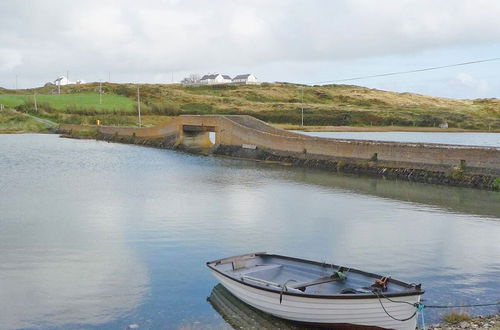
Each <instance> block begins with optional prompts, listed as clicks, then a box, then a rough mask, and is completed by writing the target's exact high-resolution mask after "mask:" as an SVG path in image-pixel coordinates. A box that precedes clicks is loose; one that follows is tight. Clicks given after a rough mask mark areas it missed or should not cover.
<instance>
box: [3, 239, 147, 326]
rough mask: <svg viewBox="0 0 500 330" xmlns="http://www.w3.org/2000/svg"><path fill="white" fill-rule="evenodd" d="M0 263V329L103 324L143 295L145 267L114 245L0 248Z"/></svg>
mask: <svg viewBox="0 0 500 330" xmlns="http://www.w3.org/2000/svg"><path fill="white" fill-rule="evenodd" d="M0 264H1V266H0V273H1V275H0V282H1V287H0V296H1V297H2V299H1V300H0V328H2V329H15V328H30V327H43V328H45V327H62V326H64V325H67V324H87V325H97V324H101V323H105V322H109V321H111V320H114V319H116V318H117V317H119V316H120V315H123V314H124V313H126V312H128V311H130V310H132V309H133V308H135V307H137V306H138V305H139V304H140V302H141V301H142V299H143V297H144V296H145V294H146V291H147V289H146V285H147V273H146V269H145V267H144V266H143V265H141V264H140V263H139V262H137V261H136V260H134V259H133V258H132V257H131V256H130V254H129V253H127V252H126V251H123V249H121V248H119V247H107V248H98V247H93V248H89V249H85V251H79V250H76V251H67V250H66V251H64V252H63V251H61V250H60V249H59V248H54V249H47V248H43V247H39V248H31V247H29V248H23V247H22V246H18V247H11V248H7V249H5V248H4V247H3V248H2V254H1V255H0ZM6 297H8V299H5V298H6Z"/></svg>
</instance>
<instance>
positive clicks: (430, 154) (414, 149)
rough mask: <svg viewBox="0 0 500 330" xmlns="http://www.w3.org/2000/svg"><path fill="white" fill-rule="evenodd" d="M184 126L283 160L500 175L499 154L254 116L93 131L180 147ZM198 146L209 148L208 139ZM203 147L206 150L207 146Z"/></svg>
mask: <svg viewBox="0 0 500 330" xmlns="http://www.w3.org/2000/svg"><path fill="white" fill-rule="evenodd" d="M183 125H190V126H202V127H203V126H209V127H212V128H211V130H213V131H215V133H216V141H215V144H216V145H215V147H217V146H221V145H222V146H233V147H242V146H251V147H255V148H256V149H261V150H265V151H266V152H269V153H271V154H275V155H277V156H280V157H294V158H297V159H303V160H330V161H342V162H349V163H352V162H356V164H358V165H363V163H367V162H369V163H370V165H371V166H376V167H397V168H412V169H425V170H432V171H453V170H459V171H462V172H465V173H471V174H474V173H475V174H488V175H500V148H487V147H473V146H455V145H444V144H428V143H426V144H424V143H399V142H379V141H362V140H346V139H325V138H315V137H309V136H305V135H301V134H297V133H293V132H288V131H284V130H281V129H278V128H275V127H272V126H270V125H267V124H265V123H264V122H262V121H260V120H257V119H255V118H253V117H250V116H220V115H213V116H179V117H176V118H174V119H172V120H170V121H168V122H166V123H165V124H161V125H158V126H155V127H150V128H122V127H105V126H92V128H95V129H96V130H97V131H98V132H100V133H101V134H106V135H119V136H135V137H140V138H143V139H159V138H167V137H168V138H169V139H172V137H173V136H175V137H176V138H177V145H183V141H184V137H185V135H186V134H185V133H184V132H183V129H182V127H183ZM85 128H87V129H88V128H89V126H80V125H62V126H61V129H62V130H63V131H70V130H75V131H78V130H81V129H85ZM200 134H206V132H200ZM198 140H200V141H204V143H205V142H206V141H205V140H206V139H205V138H201V137H200V139H198ZM189 141H190V142H189V144H190V145H189V146H191V147H192V146H193V141H197V139H195V138H193V134H189ZM199 147H206V143H205V144H204V145H203V146H202V145H200V146H199Z"/></svg>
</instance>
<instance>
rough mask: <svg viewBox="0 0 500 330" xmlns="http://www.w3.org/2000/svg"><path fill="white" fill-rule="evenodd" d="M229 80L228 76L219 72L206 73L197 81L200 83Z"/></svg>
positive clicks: (224, 82) (217, 82)
mask: <svg viewBox="0 0 500 330" xmlns="http://www.w3.org/2000/svg"><path fill="white" fill-rule="evenodd" d="M231 82H232V79H231V77H230V76H228V75H225V74H224V75H223V74H220V73H214V74H206V75H204V76H203V77H201V79H200V81H199V83H200V84H201V85H216V84H229V83H231Z"/></svg>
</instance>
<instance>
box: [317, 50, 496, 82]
mask: <svg viewBox="0 0 500 330" xmlns="http://www.w3.org/2000/svg"><path fill="white" fill-rule="evenodd" d="M498 60H500V57H495V58H489V59H485V60H478V61H470V62H463V63H455V64H449V65H442V66H434V67H429V68H423V69H416V70H409V71H397V72H390V73H382V74H375V75H371V76H361V77H354V78H346V79H337V80H330V81H319V82H314V83H310V85H318V84H327V83H334V82H341V81H351V80H361V79H367V78H376V77H387V76H395V75H399V74H407V73H415V72H423V71H431V70H438V69H444V68H451V67H455V66H464V65H470V64H476V63H484V62H492V61H498Z"/></svg>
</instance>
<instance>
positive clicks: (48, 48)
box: [0, 0, 500, 85]
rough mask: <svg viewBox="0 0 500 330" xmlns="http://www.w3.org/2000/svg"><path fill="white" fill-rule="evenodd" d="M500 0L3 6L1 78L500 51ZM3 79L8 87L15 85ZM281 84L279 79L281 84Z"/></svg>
mask: <svg viewBox="0 0 500 330" xmlns="http://www.w3.org/2000/svg"><path fill="white" fill-rule="evenodd" d="M499 14H500V2H497V1H486V0H479V1H474V2H471V1H467V0H456V1H452V0H449V1H430V0H423V1H409V0H403V1H363V0H356V1H319V0H317V1H300V0H295V1H282V0H281V1H280V0H278V1H223V0H217V1H160V0H158V1H145V2H142V1H141V2H138V1H95V0H94V1H85V2H73V1H59V0H58V1H55V0H54V1H45V2H40V1H12V0H7V1H2V3H1V4H0V45H1V48H0V61H1V62H0V75H1V76H4V77H6V75H13V74H15V73H20V74H22V75H23V76H25V77H28V78H27V79H29V77H33V79H35V77H43V76H45V77H47V78H49V77H50V78H52V77H53V76H54V75H55V73H56V72H58V73H63V72H65V71H66V69H71V70H72V71H78V72H80V74H84V75H88V76H89V77H84V78H85V79H92V78H95V77H96V75H97V74H98V73H99V72H107V71H113V72H119V73H120V75H121V76H123V77H124V78H125V79H126V77H127V76H128V77H136V76H138V75H140V74H141V73H144V74H145V73H148V74H150V75H153V74H154V75H161V74H162V73H165V72H170V71H178V72H185V71H211V70H214V69H215V68H220V67H236V66H238V67H245V66H255V65H258V64H259V65H262V64H268V63H273V62H285V61H298V62H306V63H307V62H314V61H332V60H346V59H352V58H369V57H373V56H380V55H386V54H407V53H418V52H422V51H425V50H429V49H435V48H443V47H447V46H461V45H462V46H463V45H477V44H483V43H484V44H488V43H498V42H500V37H499V36H500V25H499V24H497V20H498V15H499ZM1 76H0V85H5V84H6V83H5V78H3V79H2V78H1ZM276 79H279V77H276Z"/></svg>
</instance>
